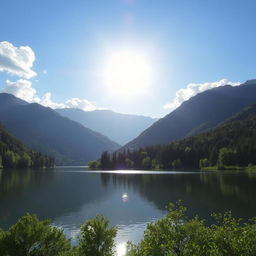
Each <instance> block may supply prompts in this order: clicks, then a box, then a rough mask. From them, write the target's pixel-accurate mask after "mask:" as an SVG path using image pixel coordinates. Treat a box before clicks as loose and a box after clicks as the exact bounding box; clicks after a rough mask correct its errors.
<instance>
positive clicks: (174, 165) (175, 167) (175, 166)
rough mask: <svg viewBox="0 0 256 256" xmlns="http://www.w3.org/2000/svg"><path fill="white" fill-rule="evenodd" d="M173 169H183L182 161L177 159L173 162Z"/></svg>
mask: <svg viewBox="0 0 256 256" xmlns="http://www.w3.org/2000/svg"><path fill="white" fill-rule="evenodd" d="M172 168H173V169H180V168H181V161H180V159H176V160H174V161H173V162H172Z"/></svg>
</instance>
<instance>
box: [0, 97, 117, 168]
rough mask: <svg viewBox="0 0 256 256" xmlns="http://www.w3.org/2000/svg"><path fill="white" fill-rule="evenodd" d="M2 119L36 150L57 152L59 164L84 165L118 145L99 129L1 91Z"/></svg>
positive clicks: (18, 136) (0, 117)
mask: <svg viewBox="0 0 256 256" xmlns="http://www.w3.org/2000/svg"><path fill="white" fill-rule="evenodd" d="M0 122H2V123H3V124H4V125H5V126H6V127H7V128H8V129H9V130H10V132H11V133H12V134H13V135H14V136H16V137H17V138H19V139H20V140H21V141H22V142H23V143H25V144H26V145H28V146H29V147H30V148H32V149H33V150H37V151H40V152H44V153H47V154H50V155H53V156H55V158H56V164H58V165H60V164H68V165H72V164H73V165H84V164H86V163H87V162H88V161H89V160H91V159H95V158H98V157H99V156H100V154H101V153H102V152H103V151H105V150H110V151H112V150H115V149H117V148H118V147H119V145H118V144H117V143H115V142H113V141H111V140H110V139H108V138H107V137H105V136H103V135H101V134H100V133H97V132H94V131H92V130H90V129H88V128H86V127H84V126H83V125H81V124H79V123H77V122H74V121H72V120H70V119H68V118H65V117H63V116H61V115H60V114H58V113H57V112H55V111H54V110H52V109H51V108H46V107H43V106H41V105H39V104H36V103H32V104H29V103H27V102H25V101H23V100H20V99H18V98H16V97H14V96H13V95H10V94H7V93H1V94H0Z"/></svg>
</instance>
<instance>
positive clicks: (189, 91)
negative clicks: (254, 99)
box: [163, 79, 241, 109]
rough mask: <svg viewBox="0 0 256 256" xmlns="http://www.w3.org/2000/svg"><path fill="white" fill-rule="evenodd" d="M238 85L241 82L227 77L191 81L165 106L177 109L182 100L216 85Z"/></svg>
mask: <svg viewBox="0 0 256 256" xmlns="http://www.w3.org/2000/svg"><path fill="white" fill-rule="evenodd" d="M227 84H228V85H231V86H238V85H240V84H241V83H240V82H230V81H229V80H227V79H221V80H219V81H215V82H206V83H190V84H188V85H187V86H186V88H183V89H180V90H178V91H177V92H176V96H175V98H174V100H173V101H172V102H170V103H167V104H165V105H164V106H163V107H164V108H166V109H175V108H177V107H179V106H180V105H181V103H182V102H184V101H186V100H189V99H190V98H191V97H193V96H195V95H196V94H198V93H200V92H203V91H206V90H208V89H212V88H215V87H220V86H224V85H227Z"/></svg>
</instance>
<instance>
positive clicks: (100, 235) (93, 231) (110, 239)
mask: <svg viewBox="0 0 256 256" xmlns="http://www.w3.org/2000/svg"><path fill="white" fill-rule="evenodd" d="M116 232H117V230H116V228H115V227H112V228H109V221H108V220H107V219H106V218H105V217H103V216H101V215H97V216H96V218H94V219H91V220H89V221H87V222H85V223H84V224H83V225H82V226H81V234H80V236H79V248H78V251H79V256H92V255H93V256H111V255H114V238H115V236H116Z"/></svg>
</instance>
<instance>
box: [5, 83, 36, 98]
mask: <svg viewBox="0 0 256 256" xmlns="http://www.w3.org/2000/svg"><path fill="white" fill-rule="evenodd" d="M2 92H6V93H10V94H13V95H14V96H16V97H18V98H21V99H23V100H25V101H28V102H33V101H36V100H38V99H37V97H36V90H35V89H34V88H33V87H32V83H31V82H30V81H28V80H25V79H19V80H17V81H15V82H12V81H10V80H6V84H5V87H4V88H3V89H2Z"/></svg>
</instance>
